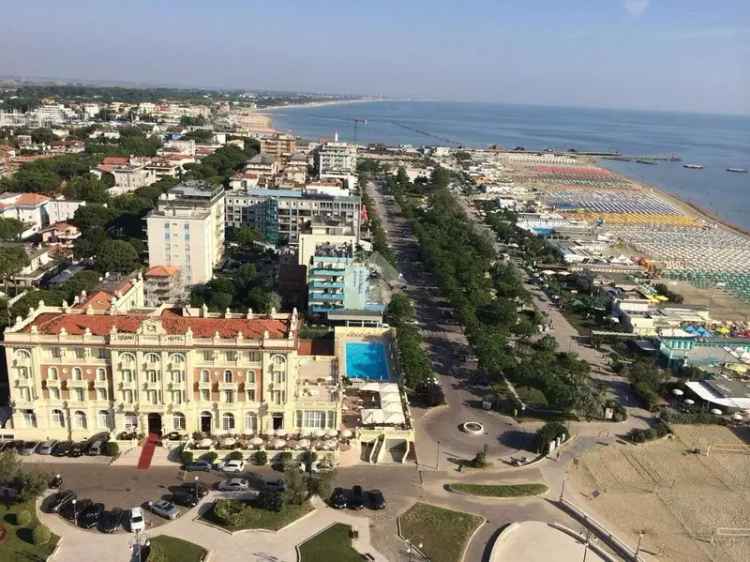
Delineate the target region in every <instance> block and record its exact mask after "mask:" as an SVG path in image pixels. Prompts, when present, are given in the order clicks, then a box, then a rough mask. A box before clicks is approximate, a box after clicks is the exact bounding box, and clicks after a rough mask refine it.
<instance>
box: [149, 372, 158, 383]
mask: <svg viewBox="0 0 750 562" xmlns="http://www.w3.org/2000/svg"><path fill="white" fill-rule="evenodd" d="M146 376H147V377H148V382H150V383H157V382H159V371H148V372H147V373H146Z"/></svg>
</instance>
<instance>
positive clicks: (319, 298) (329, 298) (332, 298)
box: [308, 292, 344, 304]
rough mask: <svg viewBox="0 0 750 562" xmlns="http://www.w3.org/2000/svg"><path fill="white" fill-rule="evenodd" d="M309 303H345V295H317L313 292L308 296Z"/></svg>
mask: <svg viewBox="0 0 750 562" xmlns="http://www.w3.org/2000/svg"><path fill="white" fill-rule="evenodd" d="M308 299H309V301H310V302H311V303H312V302H341V303H342V304H343V302H344V294H343V293H316V292H311V293H310V294H309V295H308Z"/></svg>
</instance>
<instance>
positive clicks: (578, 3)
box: [0, 0, 750, 114]
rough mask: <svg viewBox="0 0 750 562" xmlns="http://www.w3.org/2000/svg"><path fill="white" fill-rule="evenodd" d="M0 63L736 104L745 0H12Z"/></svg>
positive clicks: (500, 97) (33, 70)
mask: <svg viewBox="0 0 750 562" xmlns="http://www.w3.org/2000/svg"><path fill="white" fill-rule="evenodd" d="M0 14H1V15H0V75H8V74H13V75H24V76H52V77H61V78H83V79H99V80H124V81H138V82H157V83H165V84H174V85H190V86H205V87H240V88H258V89H286V90H306V91H325V92H335V93H355V94H382V95H386V96H392V97H419V98H431V99H443V100H465V101H497V102H511V103H530V104H548V105H579V106H596V107H600V106H601V107H623V108H643V109H662V110H681V111H700V112H716V113H745V114H750V1H748V0H714V1H708V0H569V1H568V2H560V1H559V0H536V1H529V0H505V1H504V0H495V1H490V0H464V1H448V0H431V1H423V0H401V1H395V0H378V1H360V0H349V1H338V0H329V1H325V0H317V1H315V0H307V1H302V0H280V1H275V2H272V1H270V0H264V1H253V0H215V1H212V2H207V1H195V0H172V1H165V0H127V1H111V0H109V1H106V0H105V1H102V0H85V1H84V0H65V1H64V2H60V1H59V0H57V1H55V2H51V1H36V0H25V1H24V2H13V3H6V5H4V6H3V7H2V11H1V12H0Z"/></svg>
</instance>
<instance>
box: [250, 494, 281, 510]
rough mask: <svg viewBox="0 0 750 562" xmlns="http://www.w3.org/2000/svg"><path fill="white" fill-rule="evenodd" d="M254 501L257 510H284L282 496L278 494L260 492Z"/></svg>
mask: <svg viewBox="0 0 750 562" xmlns="http://www.w3.org/2000/svg"><path fill="white" fill-rule="evenodd" d="M255 501H256V505H257V506H258V507H259V508H261V509H265V510H268V511H276V512H278V511H281V510H282V509H283V508H284V496H283V494H281V493H279V492H269V491H264V492H261V493H260V495H259V496H258V499H257V500H255Z"/></svg>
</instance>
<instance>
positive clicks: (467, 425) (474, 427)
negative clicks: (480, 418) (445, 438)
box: [461, 421, 484, 435]
mask: <svg viewBox="0 0 750 562" xmlns="http://www.w3.org/2000/svg"><path fill="white" fill-rule="evenodd" d="M461 429H463V430H464V432H465V433H468V434H470V435H484V425H482V424H481V423H479V422H475V421H468V422H464V423H462V424H461Z"/></svg>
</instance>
